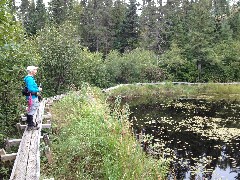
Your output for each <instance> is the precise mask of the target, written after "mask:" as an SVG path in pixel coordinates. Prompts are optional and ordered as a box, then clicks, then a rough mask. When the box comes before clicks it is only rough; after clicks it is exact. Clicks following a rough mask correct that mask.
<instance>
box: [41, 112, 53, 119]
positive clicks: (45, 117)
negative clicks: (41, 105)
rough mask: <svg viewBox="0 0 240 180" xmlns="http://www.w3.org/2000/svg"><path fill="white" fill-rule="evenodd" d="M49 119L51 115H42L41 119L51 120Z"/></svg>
mask: <svg viewBox="0 0 240 180" xmlns="http://www.w3.org/2000/svg"><path fill="white" fill-rule="evenodd" d="M51 118H52V115H51V113H47V114H44V115H43V119H51Z"/></svg>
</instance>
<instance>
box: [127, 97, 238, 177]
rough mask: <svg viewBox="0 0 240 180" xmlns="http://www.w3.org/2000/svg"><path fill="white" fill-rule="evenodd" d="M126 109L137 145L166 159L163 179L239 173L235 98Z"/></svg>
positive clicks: (186, 101)
mask: <svg viewBox="0 0 240 180" xmlns="http://www.w3.org/2000/svg"><path fill="white" fill-rule="evenodd" d="M130 110H131V112H132V114H131V119H132V121H133V127H134V130H135V132H136V136H137V137H138V138H139V140H140V141H141V142H142V146H143V148H144V149H145V150H146V151H147V152H148V153H150V154H152V155H153V156H154V157H156V158H162V157H163V158H170V159H171V171H170V172H169V175H168V179H174V178H176V179H177V180H179V179H229V180H234V179H240V151H239V150H240V145H239V144H240V123H239V122H240V103H239V102H227V101H217V102H210V101H207V100H196V99H182V100H177V101H172V102H171V103H155V104H151V105H139V106H135V107H130ZM148 135H151V136H152V138H151V137H150V136H148ZM146 137H147V138H148V139H150V140H149V141H148V142H145V141H144V139H146Z"/></svg>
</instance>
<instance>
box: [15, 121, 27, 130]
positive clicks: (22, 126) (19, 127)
mask: <svg viewBox="0 0 240 180" xmlns="http://www.w3.org/2000/svg"><path fill="white" fill-rule="evenodd" d="M26 126H27V125H21V124H20V123H17V124H16V127H17V129H18V131H21V130H23V129H25V128H26Z"/></svg>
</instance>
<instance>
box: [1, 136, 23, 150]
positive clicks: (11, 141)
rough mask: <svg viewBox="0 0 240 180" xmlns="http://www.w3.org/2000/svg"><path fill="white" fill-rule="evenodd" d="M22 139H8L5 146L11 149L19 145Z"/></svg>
mask: <svg viewBox="0 0 240 180" xmlns="http://www.w3.org/2000/svg"><path fill="white" fill-rule="evenodd" d="M21 140H22V139H7V140H6V142H5V144H6V145H5V148H6V149H7V150H10V148H11V147H12V146H16V145H19V144H20V142H21Z"/></svg>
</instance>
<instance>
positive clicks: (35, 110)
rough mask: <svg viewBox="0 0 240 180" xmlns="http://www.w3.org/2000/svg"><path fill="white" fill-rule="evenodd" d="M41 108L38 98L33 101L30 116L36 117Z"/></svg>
mask: <svg viewBox="0 0 240 180" xmlns="http://www.w3.org/2000/svg"><path fill="white" fill-rule="evenodd" d="M38 107H39V102H38V98H35V99H32V105H31V106H30V107H29V111H28V112H27V114H28V115H32V116H33V115H34V114H35V113H36V112H37V109H38Z"/></svg>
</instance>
